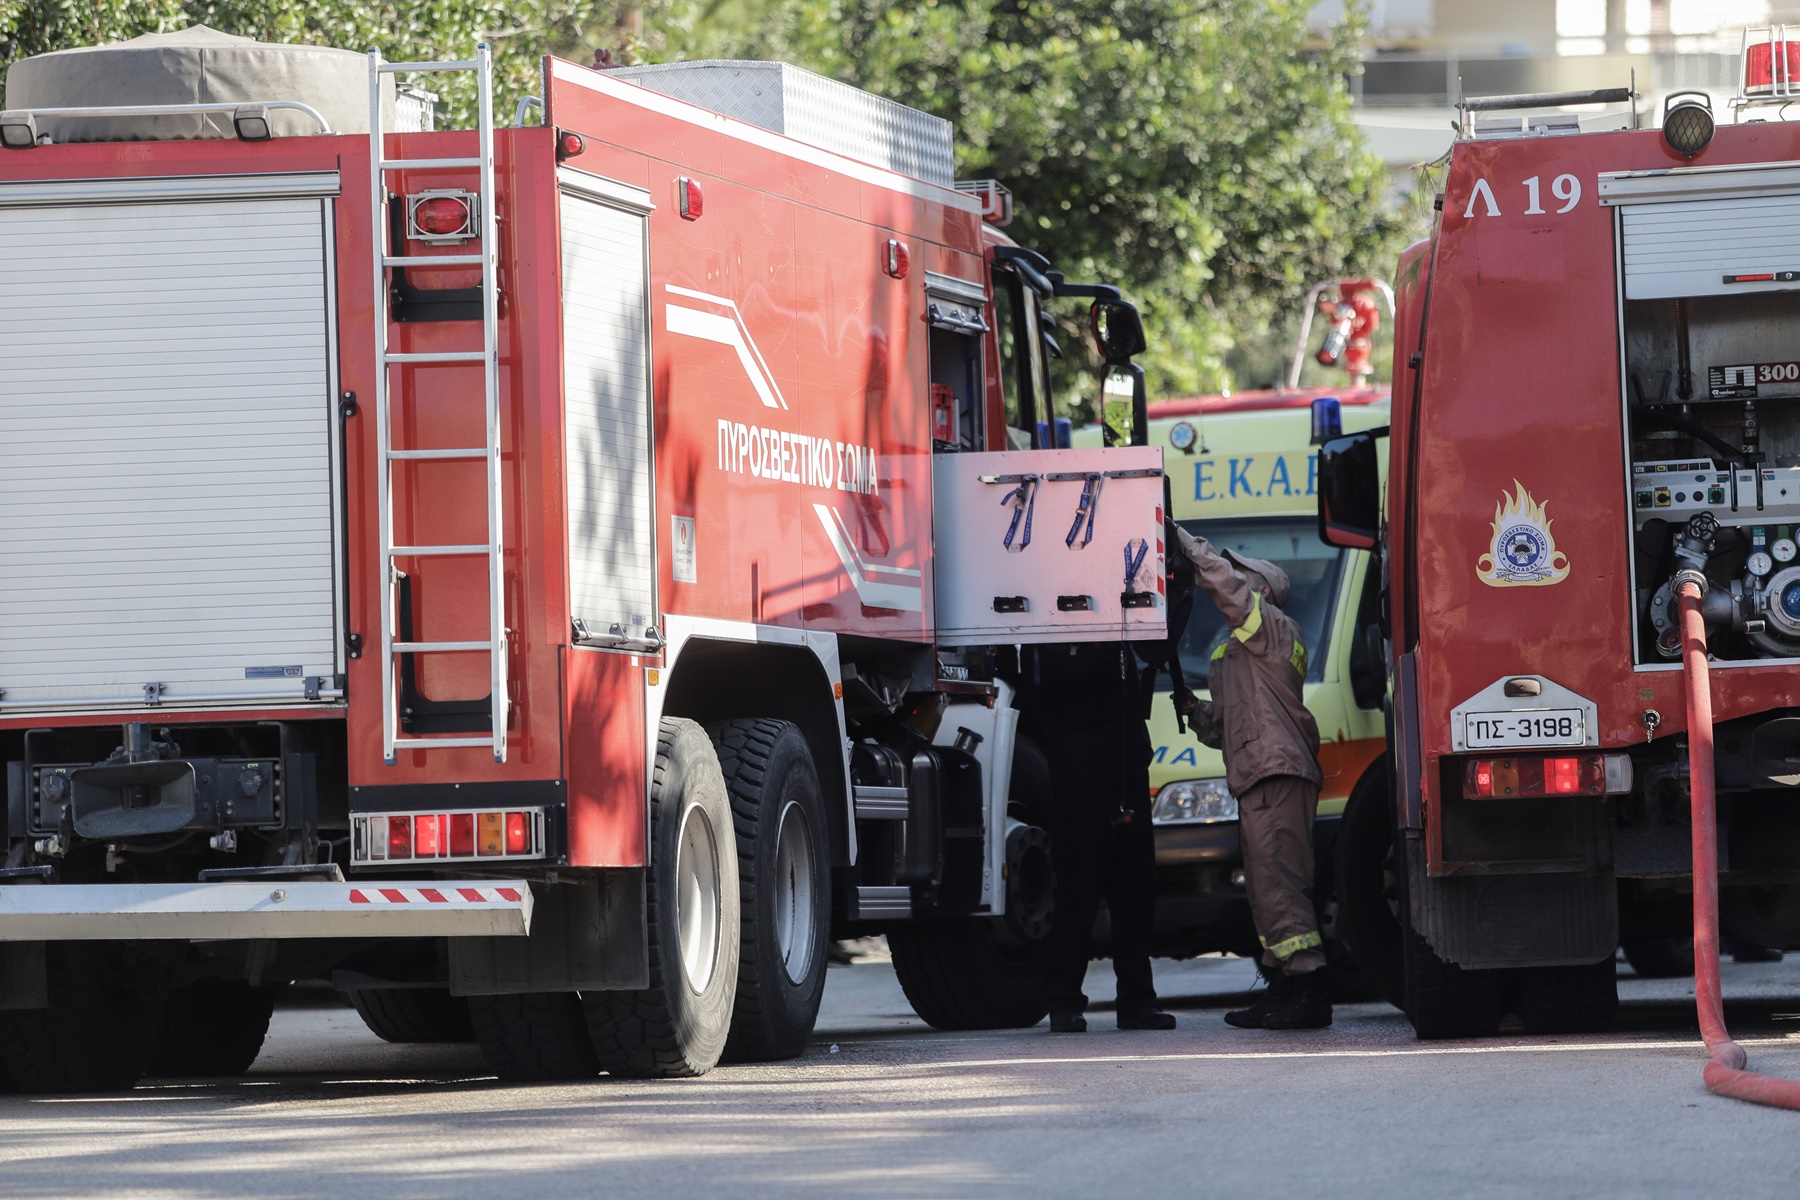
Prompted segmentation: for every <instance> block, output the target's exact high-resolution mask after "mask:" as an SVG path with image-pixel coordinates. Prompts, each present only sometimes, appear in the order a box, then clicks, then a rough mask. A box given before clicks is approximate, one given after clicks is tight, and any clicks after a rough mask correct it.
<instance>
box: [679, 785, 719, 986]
mask: <svg viewBox="0 0 1800 1200" xmlns="http://www.w3.org/2000/svg"><path fill="white" fill-rule="evenodd" d="M677 845H678V849H677V851H676V854H675V928H676V934H677V936H678V937H679V938H680V941H681V970H682V974H683V975H685V976H686V977H687V984H688V987H689V988H691V989H692V990H693V991H694V993H695V994H696V995H698V994H699V993H701V992H704V991H705V990H706V985H707V984H709V983H711V982H712V977H713V969H714V968H715V967H716V966H717V964H718V961H719V925H720V915H721V914H720V912H719V907H720V906H719V846H718V840H717V839H716V838H715V837H714V836H713V827H712V821H711V820H709V819H708V818H707V815H706V813H705V812H704V811H702V810H701V808H700V806H699V805H697V804H696V805H690V806H689V807H688V810H687V812H686V813H684V814H683V815H682V818H681V840H680V842H679V843H677Z"/></svg>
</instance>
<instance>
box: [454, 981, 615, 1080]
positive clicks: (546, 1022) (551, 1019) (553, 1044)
mask: <svg viewBox="0 0 1800 1200" xmlns="http://www.w3.org/2000/svg"><path fill="white" fill-rule="evenodd" d="M467 1003H468V1009H469V1022H470V1024H471V1025H473V1026H474V1029H475V1044H476V1045H478V1046H480V1047H481V1057H482V1058H484V1059H486V1060H487V1065H488V1067H489V1068H490V1069H491V1070H492V1071H493V1072H494V1074H495V1075H497V1076H499V1077H500V1078H501V1079H502V1080H504V1081H506V1082H507V1083H543V1082H546V1081H550V1080H558V1079H592V1078H593V1077H594V1076H596V1075H598V1074H599V1073H600V1059H599V1056H597V1055H596V1054H595V1053H594V1047H593V1044H592V1043H591V1042H590V1041H589V1040H588V1031H587V1022H586V1020H585V1019H584V1018H583V1015H582V1011H581V1000H580V998H579V997H578V996H576V994H575V993H574V992H527V993H522V994H518V995H511V996H470V997H469V998H468V1001H467Z"/></svg>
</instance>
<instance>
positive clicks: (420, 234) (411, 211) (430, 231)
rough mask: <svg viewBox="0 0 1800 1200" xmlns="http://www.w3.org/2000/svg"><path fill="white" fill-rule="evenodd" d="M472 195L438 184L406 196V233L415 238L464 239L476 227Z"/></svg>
mask: <svg viewBox="0 0 1800 1200" xmlns="http://www.w3.org/2000/svg"><path fill="white" fill-rule="evenodd" d="M475 203H476V200H475V195H474V193H472V192H466V191H463V190H462V189H460V188H455V189H452V188H440V189H437V190H434V191H429V192H419V193H417V194H416V195H412V196H408V197H407V198H406V227H407V228H406V233H407V236H408V237H410V238H412V239H413V240H415V241H422V242H466V241H468V240H470V239H471V238H473V237H476V236H477V234H478V231H477V229H476V228H475V212H476V210H475Z"/></svg>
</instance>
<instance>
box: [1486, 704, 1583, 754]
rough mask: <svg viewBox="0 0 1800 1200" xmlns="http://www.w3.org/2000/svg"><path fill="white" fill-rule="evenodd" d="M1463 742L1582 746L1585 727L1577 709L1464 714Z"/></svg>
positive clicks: (1497, 747) (1497, 746)
mask: <svg viewBox="0 0 1800 1200" xmlns="http://www.w3.org/2000/svg"><path fill="white" fill-rule="evenodd" d="M1463 744H1464V745H1466V746H1467V747H1468V748H1469V749H1471V750H1500V749H1510V748H1512V747H1515V746H1582V745H1586V744H1587V730H1586V728H1584V726H1583V722H1582V712H1581V710H1580V709H1579V708H1536V709H1525V710H1523V711H1519V712H1477V713H1464V714H1463Z"/></svg>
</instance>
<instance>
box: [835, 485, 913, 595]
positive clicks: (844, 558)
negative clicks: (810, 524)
mask: <svg viewBox="0 0 1800 1200" xmlns="http://www.w3.org/2000/svg"><path fill="white" fill-rule="evenodd" d="M813 511H814V512H815V513H817V514H818V516H819V524H821V525H823V526H824V527H825V536H826V537H828V538H830V539H831V548H832V549H833V550H836V551H837V556H838V561H839V562H841V563H843V564H844V573H845V574H846V575H848V576H850V582H851V584H852V585H853V586H854V587H855V588H856V595H857V598H858V599H860V600H861V601H862V602H863V603H864V604H867V605H868V606H869V607H870V608H895V609H900V610H903V611H905V612H923V611H924V610H925V586H924V583H923V582H922V581H921V582H919V583H914V584H904V583H877V582H875V581H874V580H871V579H870V578H869V577H868V576H869V573H870V572H881V573H883V574H889V575H913V576H918V575H919V572H918V571H915V570H910V569H907V568H904V567H877V566H874V565H872V564H868V563H865V562H863V558H862V555H861V554H859V553H857V550H856V546H855V545H854V544H853V543H852V542H851V541H850V539H849V537H848V536H847V534H846V533H845V530H844V524H843V518H842V517H841V516H839V515H838V511H837V509H835V508H832V507H831V506H830V505H828V504H814V505H813Z"/></svg>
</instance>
